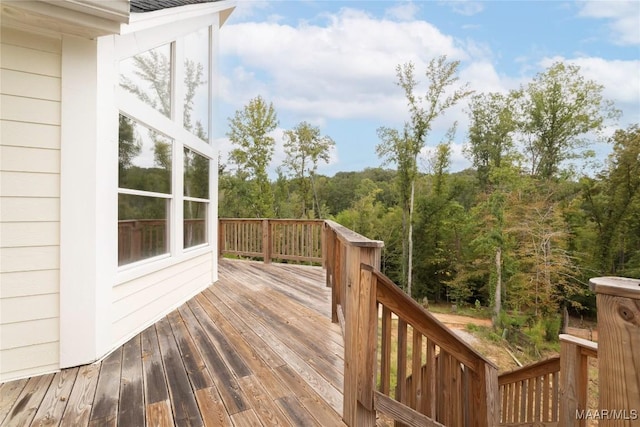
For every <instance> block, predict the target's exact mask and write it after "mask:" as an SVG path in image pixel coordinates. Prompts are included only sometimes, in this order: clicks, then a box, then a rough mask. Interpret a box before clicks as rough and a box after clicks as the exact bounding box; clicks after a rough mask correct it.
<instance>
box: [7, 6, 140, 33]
mask: <svg viewBox="0 0 640 427" xmlns="http://www.w3.org/2000/svg"><path fill="white" fill-rule="evenodd" d="M1 7H2V21H3V24H14V25H26V26H30V27H34V28H38V29H41V30H49V31H54V32H58V33H63V34H71V35H76V36H80V37H87V38H95V37H98V36H104V35H108V34H118V33H119V32H120V28H121V25H122V24H126V23H128V22H129V17H130V13H129V0H113V1H100V0H58V1H15V0H4V1H2V6H1Z"/></svg>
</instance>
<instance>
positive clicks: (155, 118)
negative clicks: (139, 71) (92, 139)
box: [115, 22, 218, 285]
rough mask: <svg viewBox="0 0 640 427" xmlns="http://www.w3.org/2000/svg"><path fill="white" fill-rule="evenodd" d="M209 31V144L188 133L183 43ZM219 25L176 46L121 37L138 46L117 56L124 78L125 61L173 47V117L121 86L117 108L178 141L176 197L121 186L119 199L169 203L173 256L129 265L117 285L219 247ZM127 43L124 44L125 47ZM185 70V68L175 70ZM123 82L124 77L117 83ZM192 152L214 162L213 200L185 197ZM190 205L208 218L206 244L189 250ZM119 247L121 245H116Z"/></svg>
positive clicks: (174, 171)
mask: <svg viewBox="0 0 640 427" xmlns="http://www.w3.org/2000/svg"><path fill="white" fill-rule="evenodd" d="M204 27H206V28H207V29H208V60H209V62H208V64H207V66H208V71H209V73H208V75H207V76H206V80H207V86H208V88H207V90H208V94H209V97H208V98H209V99H208V115H209V120H208V123H207V126H206V128H205V131H206V132H207V140H206V141H205V140H203V139H201V138H199V137H198V136H196V135H195V134H194V133H193V132H191V131H190V130H188V129H186V128H185V127H184V108H183V105H182V104H183V101H184V95H185V90H184V89H185V87H184V84H183V81H184V65H183V64H184V37H185V36H187V35H189V34H192V33H195V32H197V31H201V30H202V29H203V28H204ZM217 27H218V26H217V25H216V24H215V23H214V24H212V23H211V22H208V24H207V25H205V26H200V27H195V26H194V27H190V28H189V31H184V32H183V33H182V34H180V35H179V36H178V37H174V38H173V40H162V37H158V40H157V41H156V43H150V41H149V40H148V39H146V38H143V40H144V41H145V43H138V41H139V40H137V38H136V37H134V35H135V34H136V33H133V34H130V35H125V36H122V37H121V38H120V39H119V41H120V42H121V43H118V44H119V45H121V46H123V45H125V44H126V40H127V39H131V40H129V41H130V42H132V43H133V42H135V45H136V46H137V47H138V49H132V48H131V45H128V48H127V49H122V51H120V52H119V53H120V55H116V62H117V64H116V69H117V70H118V76H119V64H120V61H122V60H124V59H126V58H130V57H132V56H135V55H138V54H141V53H144V52H146V51H148V50H150V49H154V48H156V47H159V46H162V45H166V44H170V52H171V67H172V70H171V86H170V90H171V114H170V116H169V117H167V116H165V115H164V114H162V113H161V112H160V111H158V110H156V109H154V108H153V107H151V106H150V105H148V104H146V103H145V102H143V101H142V100H140V99H138V98H137V97H136V96H135V95H133V94H131V93H130V92H128V91H127V90H126V89H124V88H122V87H121V86H120V85H119V82H118V84H117V86H116V96H115V98H116V108H117V110H118V112H119V114H122V115H125V116H127V117H129V118H131V119H132V120H134V121H135V122H137V123H139V124H141V125H143V126H146V127H148V128H150V129H153V130H155V131H157V132H159V133H161V134H163V135H165V136H167V137H169V138H171V139H172V140H173V144H172V167H171V194H170V195H167V194H164V193H153V192H149V191H143V190H132V189H127V188H121V187H119V183H118V184H117V185H116V186H117V193H118V194H131V195H139V196H153V197H163V198H168V199H170V209H169V212H168V217H169V218H168V233H169V236H168V238H169V250H168V253H165V254H162V255H158V256H155V257H150V258H145V259H142V260H138V261H134V262H131V263H128V264H123V265H121V266H118V273H117V280H116V284H115V285H118V284H120V283H123V282H125V281H128V280H132V279H135V278H137V277H140V276H143V275H146V274H149V273H151V272H153V271H157V270H158V269H161V268H165V267H168V266H170V265H173V264H177V263H180V262H183V261H185V260H187V259H189V258H192V257H196V256H199V255H202V254H204V253H207V252H211V251H214V249H215V244H216V243H217V242H216V241H215V239H214V237H215V236H214V233H215V230H216V229H217V227H216V226H215V224H213V223H214V221H215V220H216V219H217V203H216V200H215V198H216V197H217V191H216V190H217V158H218V150H217V148H216V147H214V145H213V137H212V135H213V122H214V120H213V117H214V106H213V99H214V78H215V75H216V73H215V70H216V68H215V56H214V54H215V49H216V47H217V40H216V39H217V37H218V29H217ZM123 42H124V43H123ZM177 64H180V66H176V65H177ZM118 78H119V77H118ZM185 148H188V149H189V150H191V151H193V152H195V153H197V154H199V155H201V156H203V157H205V158H207V159H208V160H209V194H208V199H202V198H192V197H185V196H184V149H185ZM185 201H194V202H201V203H206V204H207V214H206V228H205V229H206V240H207V241H206V242H205V243H201V244H198V245H195V246H191V247H187V248H185V247H184V213H183V206H184V202H185ZM116 246H117V245H116Z"/></svg>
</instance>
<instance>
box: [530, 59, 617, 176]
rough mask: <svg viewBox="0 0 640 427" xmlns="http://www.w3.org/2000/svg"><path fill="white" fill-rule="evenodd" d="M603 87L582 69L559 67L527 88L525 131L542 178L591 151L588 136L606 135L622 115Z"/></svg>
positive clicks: (533, 169)
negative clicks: (605, 95) (609, 99)
mask: <svg viewBox="0 0 640 427" xmlns="http://www.w3.org/2000/svg"><path fill="white" fill-rule="evenodd" d="M603 89H604V87H603V86H602V85H600V84H598V83H596V82H594V81H592V80H586V79H585V78H584V77H583V76H582V75H581V74H580V67H578V66H576V65H566V64H564V63H562V62H556V63H555V64H553V65H552V66H551V67H549V68H548V69H547V70H546V71H545V72H543V73H540V74H538V75H537V76H536V77H535V78H534V79H533V81H532V82H531V83H529V84H528V85H526V86H525V87H524V88H523V89H522V94H523V96H522V107H521V108H522V114H523V117H522V119H521V128H522V131H523V132H524V133H525V134H526V135H528V136H530V138H529V139H526V140H525V143H526V144H527V145H526V147H525V152H526V154H527V155H528V159H529V166H530V168H531V172H532V173H533V174H534V175H536V176H538V177H540V178H542V179H550V178H553V177H556V176H558V172H559V170H560V166H561V164H562V162H564V161H566V160H570V159H574V158H579V157H581V156H583V155H584V154H586V153H588V151H586V152H585V151H582V152H580V151H578V152H577V151H576V150H584V149H586V148H587V146H588V140H587V139H585V137H584V136H585V135H586V134H587V133H589V132H599V131H601V130H602V129H603V128H604V126H605V124H606V123H607V122H608V121H610V120H615V119H617V118H618V117H619V116H620V112H619V111H618V110H616V109H615V108H614V106H613V104H612V103H611V101H608V100H606V99H604V98H603V96H602V91H603Z"/></svg>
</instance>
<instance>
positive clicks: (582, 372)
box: [560, 313, 602, 427]
mask: <svg viewBox="0 0 640 427" xmlns="http://www.w3.org/2000/svg"><path fill="white" fill-rule="evenodd" d="M599 315H600V313H598V317H599ZM578 344H579V341H578V340H577V339H576V338H575V337H572V336H570V335H564V334H561V335H560V425H562V426H567V427H574V426H580V427H584V426H585V425H586V417H580V416H579V414H582V412H583V411H585V409H586V405H587V389H588V378H589V377H588V368H589V364H588V360H587V356H586V355H585V354H583V352H582V349H581V347H580V346H579V345H578ZM600 381H602V380H600ZM601 387H602V386H601ZM600 390H602V388H600Z"/></svg>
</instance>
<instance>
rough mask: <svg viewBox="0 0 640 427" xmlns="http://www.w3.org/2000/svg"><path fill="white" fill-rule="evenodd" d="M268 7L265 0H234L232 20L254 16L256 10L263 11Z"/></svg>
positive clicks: (267, 2)
mask: <svg viewBox="0 0 640 427" xmlns="http://www.w3.org/2000/svg"><path fill="white" fill-rule="evenodd" d="M269 7H270V4H269V1H267V0H244V1H238V2H236V8H235V10H234V11H233V14H231V17H232V19H233V20H234V21H237V20H243V19H247V18H251V17H253V16H255V15H256V14H257V13H258V11H263V10H265V9H268V8H269Z"/></svg>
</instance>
